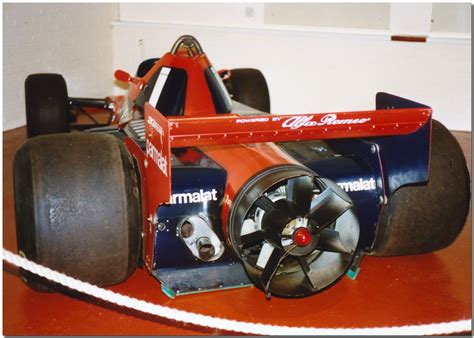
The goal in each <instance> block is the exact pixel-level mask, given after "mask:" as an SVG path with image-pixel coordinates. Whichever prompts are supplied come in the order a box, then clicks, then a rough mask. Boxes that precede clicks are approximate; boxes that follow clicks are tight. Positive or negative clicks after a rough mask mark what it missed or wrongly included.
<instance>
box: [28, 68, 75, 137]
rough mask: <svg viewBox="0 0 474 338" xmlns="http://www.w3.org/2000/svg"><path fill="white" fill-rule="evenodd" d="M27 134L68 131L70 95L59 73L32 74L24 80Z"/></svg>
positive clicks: (31, 135) (30, 135)
mask: <svg viewBox="0 0 474 338" xmlns="http://www.w3.org/2000/svg"><path fill="white" fill-rule="evenodd" d="M25 102H26V125H27V134H28V137H29V138H30V137H34V136H39V135H48V134H57V133H67V132H69V98H68V94H67V88H66V81H65V80H64V78H63V77H62V76H61V75H59V74H32V75H29V76H28V77H27V78H26V80H25Z"/></svg>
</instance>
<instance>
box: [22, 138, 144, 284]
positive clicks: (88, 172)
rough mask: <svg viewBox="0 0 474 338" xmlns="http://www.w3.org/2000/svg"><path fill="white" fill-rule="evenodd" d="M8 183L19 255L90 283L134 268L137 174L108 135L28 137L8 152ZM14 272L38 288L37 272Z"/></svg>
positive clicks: (112, 280) (113, 279)
mask: <svg viewBox="0 0 474 338" xmlns="http://www.w3.org/2000/svg"><path fill="white" fill-rule="evenodd" d="M14 190H15V213H16V224H17V244H18V250H19V252H20V254H21V255H24V256H26V258H28V259H30V260H33V261H35V262H37V263H39V264H42V265H44V266H47V267H50V268H52V269H54V270H58V271H60V272H63V273H66V274H68V275H70V276H72V277H75V278H78V279H80V280H83V281H87V282H90V283H92V284H97V285H112V284H117V283H120V282H122V281H124V280H125V279H126V278H127V277H128V276H129V275H130V274H131V273H132V272H133V271H134V270H135V268H136V266H137V263H138V257H139V248H140V239H141V236H140V233H141V226H140V223H141V221H140V217H141V216H140V202H139V190H138V182H137V175H136V172H135V168H134V164H133V159H132V157H131V156H130V154H129V152H128V151H127V150H126V148H125V147H124V145H123V144H122V143H121V142H120V141H119V140H118V139H117V138H116V137H114V136H112V135H107V134H82V133H77V134H57V135H46V136H38V137H35V138H32V139H30V140H28V141H27V142H26V143H25V144H23V145H22V146H21V148H20V149H19V150H18V151H17V152H16V154H15V159H14ZM21 273H22V277H23V279H26V280H27V284H29V285H30V286H32V287H33V288H34V289H37V290H38V286H39V289H43V288H44V280H43V279H41V278H36V277H35V278H31V276H32V275H30V274H28V273H25V272H24V271H23V272H21ZM47 287H48V286H47V285H46V289H48V288H47ZM40 291H45V290H40Z"/></svg>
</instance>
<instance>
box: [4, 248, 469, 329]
mask: <svg viewBox="0 0 474 338" xmlns="http://www.w3.org/2000/svg"><path fill="white" fill-rule="evenodd" d="M3 259H4V260H5V261H7V262H8V263H10V264H13V265H15V266H17V267H20V268H22V269H25V270H27V271H29V272H32V273H34V274H36V275H39V276H41V277H45V278H47V279H49V280H51V281H53V282H56V283H59V284H61V285H63V286H66V287H68V288H70V289H72V290H76V291H79V292H82V293H85V294H87V295H89V296H93V297H95V298H98V299H101V300H104V301H107V302H109V303H113V304H117V305H119V306H123V307H126V308H130V309H133V310H137V311H140V312H144V313H148V314H151V315H155V316H158V317H163V318H167V319H171V320H176V321H179V322H184V323H190V324H194V325H198V326H204V327H208V328H213V329H218V330H225V331H234V332H241V333H248V334H260V335H291V336H293V335H363V336H367V335H441V334H451V333H460V332H466V331H471V319H465V320H459V321H454V322H447V323H433V324H422V325H408V326H392V327H373V328H316V327H290V326H279V325H269V324H260V323H248V322H240V321H237V320H231V319H223V318H215V317H211V316H206V315H201V314H197V313H192V312H187V311H183V310H177V309H173V308H170V307H166V306H162V305H157V304H152V303H149V302H146V301H143V300H139V299H136V298H132V297H129V296H124V295H121V294H118V293H115V292H112V291H110V290H106V289H102V288H99V287H97V286H95V285H92V284H89V283H86V282H82V281H79V280H77V279H74V278H72V277H69V276H67V275H65V274H63V273H60V272H57V271H54V270H51V269H49V268H47V267H44V266H41V265H39V264H36V263H34V262H32V261H29V260H27V259H25V258H23V257H20V256H18V255H16V254H14V253H12V252H10V251H8V250H6V249H3Z"/></svg>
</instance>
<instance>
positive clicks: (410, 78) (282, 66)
mask: <svg viewBox="0 0 474 338" xmlns="http://www.w3.org/2000/svg"><path fill="white" fill-rule="evenodd" d="M130 6H131V5H127V6H124V5H123V4H121V5H120V17H121V18H122V20H124V19H131V18H138V17H139V15H138V13H139V12H143V13H148V12H149V7H148V5H141V6H142V7H140V6H139V5H135V6H133V12H130ZM154 6H156V5H154ZM211 7H212V6H211ZM208 9H209V10H211V8H210V7H209V8H208ZM153 10H158V9H157V7H154V8H153ZM201 10H205V8H201ZM220 10H222V8H221V9H220ZM229 10H230V9H229ZM150 11H151V10H150ZM226 13H227V12H226ZM132 14H133V15H132ZM144 15H146V14H144ZM186 15H187V14H186ZM214 15H215V16H216V17H219V16H220V12H219V11H214ZM226 15H228V14H226ZM146 16H147V17H148V18H149V17H150V16H149V15H146ZM241 16H242V11H241V10H239V11H236V12H235V17H236V20H237V21H240V20H241V19H239V17H241ZM179 18H180V17H179V16H173V15H170V16H168V17H167V20H166V21H168V22H161V23H149V22H147V23H143V22H142V23H139V22H127V21H120V22H116V23H114V30H113V40H114V55H115V58H114V66H115V67H116V68H123V69H126V70H128V71H130V72H135V70H136V68H137V66H138V64H139V62H140V61H141V60H143V59H145V58H149V57H155V56H161V55H162V54H163V53H164V52H167V51H169V49H170V48H171V45H172V44H173V42H174V41H175V39H176V38H177V37H178V36H180V35H182V34H192V35H194V36H196V37H197V38H198V39H199V40H200V42H201V45H202V46H203V48H204V50H205V51H206V53H207V54H208V56H209V58H210V60H211V62H213V63H214V65H215V66H216V68H236V67H253V68H259V69H261V70H262V72H263V73H264V75H265V76H266V78H267V81H268V84H269V88H270V95H271V102H272V111H273V112H274V113H300V112H326V111H344V110H363V109H372V108H373V107H374V97H375V94H376V92H378V91H387V92H390V93H394V94H397V95H400V96H404V97H407V98H410V99H413V100H415V101H419V102H422V103H425V104H428V105H430V106H432V107H433V108H434V116H435V118H437V119H439V120H441V121H442V122H443V123H444V124H445V125H447V126H448V128H450V129H453V130H470V128H471V103H470V102H471V99H470V97H471V41H470V36H469V37H468V38H466V36H465V35H462V36H455V37H454V38H439V37H436V36H432V37H431V38H430V37H429V38H428V42H427V43H409V42H392V41H390V35H391V33H390V31H388V30H387V31H381V30H366V31H363V30H357V31H356V30H342V31H341V30H336V29H329V30H328V29H320V28H314V27H313V28H309V27H295V26H279V25H243V24H236V25H235V26H234V27H231V26H229V25H223V24H222V25H218V24H212V22H209V23H208V24H205V23H203V22H201V21H200V20H199V19H198V18H196V22H188V23H183V22H179ZM190 18H192V17H190ZM162 19H163V18H162ZM173 22H179V23H173Z"/></svg>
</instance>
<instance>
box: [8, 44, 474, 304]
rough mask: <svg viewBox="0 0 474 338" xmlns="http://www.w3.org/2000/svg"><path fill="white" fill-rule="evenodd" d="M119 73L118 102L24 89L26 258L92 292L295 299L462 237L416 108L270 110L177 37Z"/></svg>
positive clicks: (21, 155)
mask: <svg viewBox="0 0 474 338" xmlns="http://www.w3.org/2000/svg"><path fill="white" fill-rule="evenodd" d="M115 77H116V79H117V80H118V81H122V82H126V83H128V84H129V89H128V91H127V93H126V94H125V95H122V96H115V97H114V96H110V97H107V98H105V99H87V98H71V97H68V94H67V88H66V83H65V81H64V79H63V77H62V76H61V75H58V74H34V75H30V76H29V77H28V78H27V79H26V81H25V93H26V113H27V129H28V136H29V139H28V140H27V141H26V142H25V143H24V144H23V145H22V146H21V147H20V148H19V149H18V150H17V152H16V155H15V160H14V186H15V209H16V222H17V240H18V249H19V252H20V254H21V255H23V256H25V257H27V258H28V259H31V260H33V261H35V262H38V263H40V264H43V265H45V266H48V267H50V268H52V269H55V270H58V271H61V272H64V273H66V274H68V275H70V276H73V277H76V278H78V279H81V280H84V281H87V282H90V283H93V284H97V285H103V286H107V285H112V284H117V283H121V282H123V281H124V280H126V279H127V278H128V277H129V276H130V275H131V274H132V273H133V271H134V270H135V269H136V268H137V267H141V268H144V269H146V270H147V271H148V272H149V273H150V274H151V275H152V276H153V277H155V278H156V279H158V280H159V281H160V282H161V288H162V290H163V292H165V293H166V294H167V295H169V296H171V297H174V296H177V295H184V294H189V293H196V292H204V291H211V290H222V289H228V288H236V287H243V286H249V285H255V286H256V287H258V288H259V289H261V290H262V291H263V292H264V293H265V295H266V296H267V297H270V296H271V295H274V296H278V297H286V298H296V297H305V296H309V295H313V294H316V293H318V292H321V291H323V290H325V289H327V288H328V287H330V286H332V285H334V284H335V283H336V282H337V281H338V280H339V279H340V278H341V277H342V276H344V275H345V274H348V275H349V276H350V277H352V278H354V277H355V276H356V274H357V272H358V263H359V262H360V259H361V258H362V257H363V255H365V254H370V255H376V256H387V255H411V254H419V253H427V252H432V251H436V250H439V249H442V248H445V247H447V246H448V245H450V244H451V243H452V242H453V241H454V240H455V239H456V237H457V235H458V234H459V233H460V231H461V230H462V228H463V225H464V223H465V220H466V217H467V213H468V209H469V200H470V177H469V174H468V170H467V166H466V161H465V158H464V156H463V153H462V151H461V148H460V146H459V144H458V143H457V141H456V139H455V138H454V137H453V135H452V134H451V133H450V132H449V131H448V130H447V129H446V128H445V127H444V126H443V125H442V124H441V123H439V122H438V121H436V120H432V118H431V117H432V109H431V108H430V107H428V106H426V105H423V104H420V103H417V102H414V101H410V100H407V99H404V98H401V97H398V96H394V95H391V94H387V93H378V94H377V96H376V99H375V101H376V102H375V106H376V107H375V110H367V111H357V112H325V113H318V114H315V113H311V114H270V98H269V93H268V86H267V84H266V82H265V78H264V76H263V74H262V73H261V72H260V71H258V70H256V69H234V70H221V71H217V70H216V69H215V68H214V67H213V66H212V64H211V63H210V61H209V59H208V58H207V56H206V54H205V53H204V52H203V49H202V47H201V45H200V44H199V42H198V41H197V40H196V39H195V38H194V37H192V36H189V35H185V36H182V37H180V38H179V39H178V40H177V41H176V43H175V44H174V45H173V47H172V49H171V51H170V52H169V53H166V54H165V55H163V56H162V57H161V58H154V59H150V60H146V61H144V62H143V63H142V64H141V65H140V66H139V68H138V71H137V75H136V76H131V75H130V74H129V73H127V72H125V71H121V70H119V71H116V73H115ZM104 113H105V114H106V115H107V116H108V122H107V123H103V124H101V123H99V122H98V119H97V118H95V117H94V115H95V114H104ZM78 114H85V115H87V116H88V117H89V118H90V119H91V120H92V121H94V124H92V125H84V124H79V123H78V122H77V121H78V119H77V116H78ZM96 116H97V115H96ZM77 130H80V131H81V132H78V131H77ZM70 131H71V132H70ZM21 274H22V276H23V278H24V280H25V281H26V282H27V283H28V285H30V286H31V287H33V288H35V289H37V290H48V289H51V288H52V285H50V284H48V282H47V281H46V280H43V279H41V278H39V277H36V276H34V275H32V274H29V273H28V272H26V271H22V272H21Z"/></svg>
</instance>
